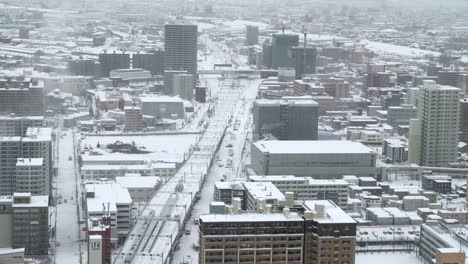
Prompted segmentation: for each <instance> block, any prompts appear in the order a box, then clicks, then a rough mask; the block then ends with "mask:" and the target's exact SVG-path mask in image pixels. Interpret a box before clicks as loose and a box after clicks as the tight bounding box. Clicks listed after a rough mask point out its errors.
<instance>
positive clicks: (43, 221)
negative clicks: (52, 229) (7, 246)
mask: <svg viewBox="0 0 468 264" xmlns="http://www.w3.org/2000/svg"><path fill="white" fill-rule="evenodd" d="M12 211H13V248H24V249H25V255H48V252H49V197H48V196H31V193H15V194H14V195H13V204H12Z"/></svg>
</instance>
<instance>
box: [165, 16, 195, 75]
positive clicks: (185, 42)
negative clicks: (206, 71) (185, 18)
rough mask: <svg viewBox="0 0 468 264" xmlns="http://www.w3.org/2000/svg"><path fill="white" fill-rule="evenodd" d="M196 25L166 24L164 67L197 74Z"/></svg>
mask: <svg viewBox="0 0 468 264" xmlns="http://www.w3.org/2000/svg"><path fill="white" fill-rule="evenodd" d="M197 41H198V30H197V26H196V25H165V26H164V69H165V70H185V71H187V72H188V73H190V74H192V75H193V76H197V63H198V62H197V53H198V49H197Z"/></svg>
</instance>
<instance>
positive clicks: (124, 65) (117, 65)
mask: <svg viewBox="0 0 468 264" xmlns="http://www.w3.org/2000/svg"><path fill="white" fill-rule="evenodd" d="M99 65H100V68H101V70H100V75H101V77H109V75H110V72H111V71H112V70H117V69H129V68H130V55H129V54H125V53H103V54H99Z"/></svg>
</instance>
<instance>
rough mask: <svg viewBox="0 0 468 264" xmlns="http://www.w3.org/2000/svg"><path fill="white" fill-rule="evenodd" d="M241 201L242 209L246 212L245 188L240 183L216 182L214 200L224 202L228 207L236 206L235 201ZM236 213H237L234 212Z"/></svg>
mask: <svg viewBox="0 0 468 264" xmlns="http://www.w3.org/2000/svg"><path fill="white" fill-rule="evenodd" d="M236 198H237V199H239V201H240V206H239V207H240V208H238V209H242V210H246V201H245V188H244V185H243V184H242V183H238V182H216V183H215V185H214V193H213V200H214V201H217V202H223V203H224V204H226V205H232V204H234V199H236ZM234 213H235V212H234Z"/></svg>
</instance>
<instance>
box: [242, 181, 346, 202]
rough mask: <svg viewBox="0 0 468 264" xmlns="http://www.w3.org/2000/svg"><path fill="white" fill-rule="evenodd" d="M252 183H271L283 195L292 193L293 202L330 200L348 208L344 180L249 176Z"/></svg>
mask: <svg viewBox="0 0 468 264" xmlns="http://www.w3.org/2000/svg"><path fill="white" fill-rule="evenodd" d="M249 180H250V181H252V182H271V183H272V184H273V185H275V186H276V188H278V190H280V191H281V192H282V193H283V194H285V193H288V192H289V193H294V200H300V201H306V200H330V201H332V202H334V203H335V204H337V205H338V206H339V207H340V208H342V209H346V208H347V206H348V186H349V185H350V184H349V183H348V182H347V181H344V180H316V179H312V178H311V177H297V176H293V175H281V176H276V175H263V176H257V175H255V176H249Z"/></svg>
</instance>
